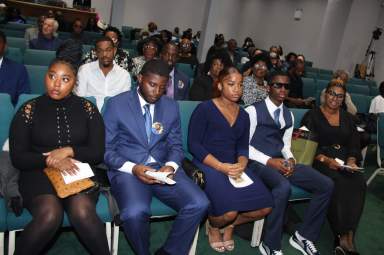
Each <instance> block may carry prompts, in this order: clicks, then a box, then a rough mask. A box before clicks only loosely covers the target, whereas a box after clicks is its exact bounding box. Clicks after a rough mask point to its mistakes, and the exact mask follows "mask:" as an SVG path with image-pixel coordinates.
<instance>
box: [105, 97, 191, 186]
mask: <svg viewBox="0 0 384 255" xmlns="http://www.w3.org/2000/svg"><path fill="white" fill-rule="evenodd" d="M137 93H138V92H137V90H132V91H128V92H124V93H121V94H119V95H117V96H115V97H112V98H111V99H109V100H108V102H107V105H106V109H105V113H104V122H105V130H106V152H105V155H104V161H105V164H106V165H107V166H108V167H109V170H110V173H109V176H110V178H113V175H114V173H116V170H117V169H119V168H121V167H122V166H123V164H124V163H125V162H126V161H131V162H133V163H135V164H144V163H145V162H146V160H147V159H148V157H149V155H151V156H152V157H153V158H154V159H155V160H156V162H158V163H159V164H160V165H161V166H163V165H164V164H165V163H166V162H168V161H173V162H175V163H177V164H178V165H179V166H180V165H181V161H182V159H183V157H184V154H183V148H182V136H181V124H180V114H179V106H178V104H177V102H175V101H174V100H172V99H170V98H168V97H166V96H162V97H161V98H160V99H159V100H158V101H157V102H156V103H155V111H154V117H153V123H156V122H159V123H161V125H162V127H163V130H162V132H161V133H160V134H156V133H155V132H152V133H151V138H150V142H149V144H148V139H147V134H146V132H145V123H144V116H143V113H142V110H141V107H140V101H139V96H138V94H137ZM111 175H112V176H111Z"/></svg>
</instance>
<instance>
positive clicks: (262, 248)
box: [259, 244, 268, 255]
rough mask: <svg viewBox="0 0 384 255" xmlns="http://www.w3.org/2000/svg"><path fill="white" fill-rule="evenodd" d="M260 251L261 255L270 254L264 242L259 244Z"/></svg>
mask: <svg viewBox="0 0 384 255" xmlns="http://www.w3.org/2000/svg"><path fill="white" fill-rule="evenodd" d="M259 251H260V253H261V255H268V253H267V251H266V250H265V249H264V247H263V245H262V244H260V245H259Z"/></svg>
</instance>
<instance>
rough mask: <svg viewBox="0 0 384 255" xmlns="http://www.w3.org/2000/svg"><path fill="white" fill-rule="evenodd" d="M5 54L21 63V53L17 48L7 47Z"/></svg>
mask: <svg viewBox="0 0 384 255" xmlns="http://www.w3.org/2000/svg"><path fill="white" fill-rule="evenodd" d="M5 56H6V57H7V58H9V59H12V60H13V61H15V62H17V63H20V64H22V63H23V53H22V52H21V50H20V49H19V48H14V47H7V50H6V52H5Z"/></svg>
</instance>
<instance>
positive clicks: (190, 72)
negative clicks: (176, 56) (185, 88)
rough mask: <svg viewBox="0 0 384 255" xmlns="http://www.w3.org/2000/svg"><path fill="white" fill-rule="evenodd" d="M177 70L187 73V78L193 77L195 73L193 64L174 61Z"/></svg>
mask: <svg viewBox="0 0 384 255" xmlns="http://www.w3.org/2000/svg"><path fill="white" fill-rule="evenodd" d="M176 68H177V70H179V71H181V72H183V73H184V74H185V75H187V76H188V77H189V78H193V77H194V74H195V69H194V66H192V65H190V64H184V63H176Z"/></svg>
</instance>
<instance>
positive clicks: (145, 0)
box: [106, 0, 207, 31]
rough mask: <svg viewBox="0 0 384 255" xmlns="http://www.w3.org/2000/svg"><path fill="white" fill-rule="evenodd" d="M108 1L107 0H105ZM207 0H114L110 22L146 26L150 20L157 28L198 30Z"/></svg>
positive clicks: (117, 24) (119, 24) (119, 25)
mask: <svg viewBox="0 0 384 255" xmlns="http://www.w3.org/2000/svg"><path fill="white" fill-rule="evenodd" d="M106 1H108V0H106ZM206 1H207V0H193V1H191V0H157V1H155V0H129V1H128V0H126V1H124V0H114V3H113V5H114V6H113V15H112V20H111V23H112V25H114V26H117V27H121V26H122V25H128V26H133V27H139V28H147V24H148V22H150V21H153V22H155V23H156V24H157V25H158V28H159V29H168V30H171V31H173V28H174V27H175V26H178V27H179V28H180V31H183V30H186V29H187V28H189V27H190V28H192V29H193V30H194V31H197V30H200V29H201V25H202V20H203V15H204V7H205V4H206Z"/></svg>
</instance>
